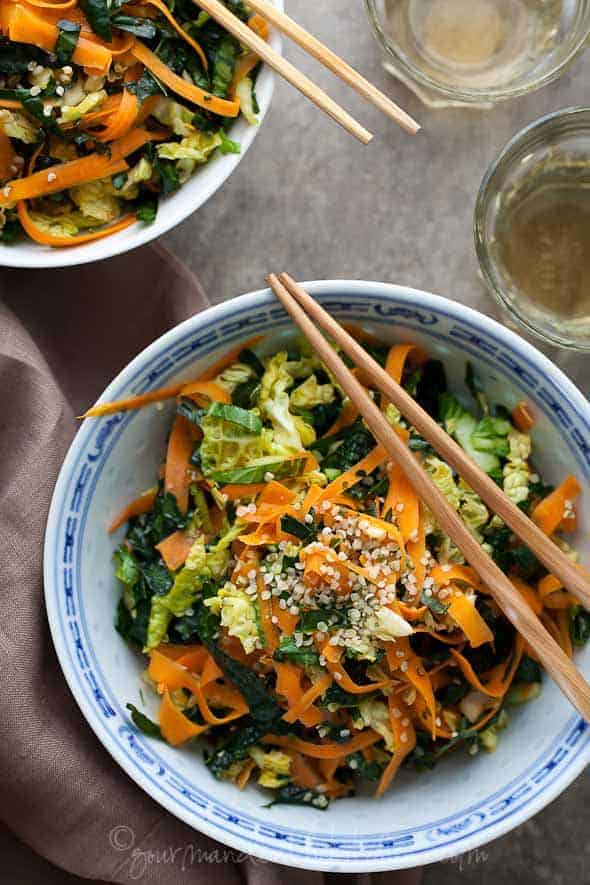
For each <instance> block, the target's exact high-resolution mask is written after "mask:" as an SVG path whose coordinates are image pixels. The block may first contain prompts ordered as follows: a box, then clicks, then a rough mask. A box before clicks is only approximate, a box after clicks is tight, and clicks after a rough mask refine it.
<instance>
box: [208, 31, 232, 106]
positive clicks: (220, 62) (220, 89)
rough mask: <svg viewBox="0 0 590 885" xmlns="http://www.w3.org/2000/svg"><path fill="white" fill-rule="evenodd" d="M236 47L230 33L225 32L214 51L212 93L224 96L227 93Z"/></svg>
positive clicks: (230, 81)
mask: <svg viewBox="0 0 590 885" xmlns="http://www.w3.org/2000/svg"><path fill="white" fill-rule="evenodd" d="M238 49H239V44H238V42H237V41H236V40H235V39H234V38H233V37H232V36H231V34H227V35H226V36H225V37H224V38H223V40H222V41H221V42H220V44H219V46H218V48H217V52H216V53H215V64H214V65H213V76H212V80H211V82H212V92H213V95H219V96H220V97H221V98H224V97H225V96H226V95H227V94H228V92H229V87H230V86H231V83H232V80H233V76H234V70H235V66H236V57H237V54H238Z"/></svg>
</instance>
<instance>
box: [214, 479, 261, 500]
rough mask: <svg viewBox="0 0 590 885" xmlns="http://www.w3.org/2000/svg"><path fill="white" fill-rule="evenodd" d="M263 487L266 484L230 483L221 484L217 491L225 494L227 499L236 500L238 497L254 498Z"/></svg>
mask: <svg viewBox="0 0 590 885" xmlns="http://www.w3.org/2000/svg"><path fill="white" fill-rule="evenodd" d="M265 488H266V485H265V484H264V483H252V485H247V484H243V483H230V485H227V486H222V488H221V489H220V490H219V491H220V492H221V494H222V495H225V496H226V498H227V499H228V501H237V500H238V499H239V498H255V497H256V495H259V494H260V493H261V492H263V491H264V489H265Z"/></svg>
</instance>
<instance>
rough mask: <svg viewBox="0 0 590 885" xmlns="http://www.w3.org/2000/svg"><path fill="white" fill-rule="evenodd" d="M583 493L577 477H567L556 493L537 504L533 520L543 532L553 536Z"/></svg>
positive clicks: (532, 516)
mask: <svg viewBox="0 0 590 885" xmlns="http://www.w3.org/2000/svg"><path fill="white" fill-rule="evenodd" d="M581 491H582V487H581V486H580V483H579V482H578V480H577V479H576V478H575V476H567V477H566V478H565V479H564V481H563V482H562V483H561V485H560V486H558V487H557V488H556V489H555V491H553V492H551V494H550V495H547V497H546V498H543V500H542V501H540V502H539V504H537V506H536V507H535V508H534V510H533V512H532V513H531V519H532V520H533V522H534V523H536V524H537V525H538V526H539V528H540V529H541V531H542V532H544V533H545V534H546V535H552V534H553V532H554V531H556V529H557V528H558V527H559V525H560V523H561V522H562V521H563V519H564V518H565V516H566V513H567V511H568V510H569V509H570V507H571V505H572V504H573V502H574V501H575V500H576V498H577V497H578V495H579V494H580V492H581ZM568 505H569V506H568Z"/></svg>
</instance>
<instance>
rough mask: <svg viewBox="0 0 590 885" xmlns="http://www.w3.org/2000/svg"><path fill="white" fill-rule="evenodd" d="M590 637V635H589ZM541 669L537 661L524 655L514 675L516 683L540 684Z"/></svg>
mask: <svg viewBox="0 0 590 885" xmlns="http://www.w3.org/2000/svg"><path fill="white" fill-rule="evenodd" d="M589 635H590V634H589ZM541 679H542V674H541V668H540V666H539V664H538V663H537V662H536V661H533V659H532V658H529V657H528V656H527V655H524V656H523V658H522V660H521V662H520V664H519V665H518V669H517V670H516V673H515V674H514V682H540V681H541Z"/></svg>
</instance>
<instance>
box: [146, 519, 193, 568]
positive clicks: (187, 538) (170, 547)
mask: <svg viewBox="0 0 590 885" xmlns="http://www.w3.org/2000/svg"><path fill="white" fill-rule="evenodd" d="M194 542H195V539H194V538H193V537H192V535H188V534H187V533H186V532H185V531H182V529H179V530H178V531H177V532H174V533H173V534H172V535H168V537H167V538H164V540H163V541H160V543H159V544H156V550H158V551H159V552H160V553H161V555H162V559H163V560H164V562H165V563H166V565H167V567H168V568H169V569H170V571H172V572H175V571H176V569H178V568H180V566H181V565H184V563H185V562H186V558H187V556H188V555H189V553H190V550H191V547H192V546H193V544H194Z"/></svg>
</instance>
